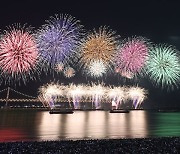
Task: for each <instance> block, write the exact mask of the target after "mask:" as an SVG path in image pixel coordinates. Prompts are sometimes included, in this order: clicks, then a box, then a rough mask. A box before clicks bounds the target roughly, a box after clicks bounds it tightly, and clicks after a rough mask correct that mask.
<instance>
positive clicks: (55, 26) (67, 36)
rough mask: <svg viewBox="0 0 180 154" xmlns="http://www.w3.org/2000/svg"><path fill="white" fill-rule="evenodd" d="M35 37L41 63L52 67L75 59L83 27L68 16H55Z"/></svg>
mask: <svg viewBox="0 0 180 154" xmlns="http://www.w3.org/2000/svg"><path fill="white" fill-rule="evenodd" d="M36 36H37V44H38V49H39V53H40V56H41V58H42V61H43V63H44V64H46V65H48V66H49V67H54V66H55V65H57V64H58V63H66V62H67V61H69V60H70V58H71V57H72V56H73V58H74V57H75V55H76V53H77V48H78V46H79V43H80V39H81V37H82V36H83V26H82V25H80V21H79V20H76V19H75V18H74V17H72V16H70V15H67V14H65V15H63V14H62V15H59V16H58V15H56V16H55V17H51V18H50V20H47V24H45V25H43V26H42V28H41V29H40V30H38V32H37V34H36Z"/></svg>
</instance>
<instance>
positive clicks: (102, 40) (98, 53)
mask: <svg viewBox="0 0 180 154" xmlns="http://www.w3.org/2000/svg"><path fill="white" fill-rule="evenodd" d="M118 37H119V36H116V35H115V32H114V31H112V30H109V29H107V28H106V27H100V28H99V31H98V32H97V31H95V30H94V32H92V33H90V34H89V35H88V36H87V37H86V38H85V39H84V41H83V42H82V45H81V52H80V58H81V60H80V63H81V64H82V65H83V66H84V67H85V69H86V68H88V67H89V64H91V63H92V61H96V62H97V61H102V63H103V64H105V65H106V66H109V67H110V66H111V65H112V63H113V57H114V54H115V51H116V49H117V38H118Z"/></svg>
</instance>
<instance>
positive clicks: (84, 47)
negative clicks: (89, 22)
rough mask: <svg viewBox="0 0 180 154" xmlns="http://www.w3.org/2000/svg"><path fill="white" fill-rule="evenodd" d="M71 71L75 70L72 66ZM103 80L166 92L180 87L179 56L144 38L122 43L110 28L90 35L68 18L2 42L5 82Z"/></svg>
mask: <svg viewBox="0 0 180 154" xmlns="http://www.w3.org/2000/svg"><path fill="white" fill-rule="evenodd" d="M70 66H71V67H70ZM76 69H80V70H81V72H82V74H84V75H87V76H91V77H95V78H100V77H103V76H105V75H107V74H108V73H111V74H113V73H114V74H119V75H120V76H122V77H125V78H129V79H133V78H135V77H137V76H139V75H141V76H143V77H148V78H150V79H151V81H152V82H153V83H154V84H155V85H156V86H160V87H161V88H165V87H167V88H170V89H173V88H174V87H178V83H179V80H180V59H179V51H177V49H176V48H175V47H172V46H170V45H165V44H157V45H156V44H153V43H151V42H150V41H149V40H148V39H146V38H143V37H131V38H127V39H121V37H120V36H119V35H117V34H116V32H114V31H113V30H111V29H110V28H108V27H106V26H104V27H103V26H102V27H100V28H99V29H98V30H93V31H90V32H86V31H85V29H84V27H83V26H82V25H81V23H80V21H79V20H76V19H75V18H74V17H72V16H70V15H66V14H61V15H56V16H55V17H50V19H49V20H47V21H46V23H45V24H44V25H43V26H41V27H40V28H39V29H37V30H34V31H32V29H31V28H29V27H28V28H27V27H26V26H20V25H14V26H11V27H10V28H8V29H7V30H5V31H4V32H3V33H2V35H1V38H0V73H1V74H0V75H1V77H2V81H3V82H5V83H7V84H11V83H13V82H14V81H16V82H23V83H26V82H27V81H28V80H35V79H36V78H37V77H38V76H39V75H40V74H41V72H42V71H45V72H46V73H47V72H49V73H51V72H53V71H57V72H61V71H62V72H64V75H65V77H68V78H70V77H73V76H74V75H75V73H76Z"/></svg>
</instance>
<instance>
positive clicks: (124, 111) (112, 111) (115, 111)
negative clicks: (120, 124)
mask: <svg viewBox="0 0 180 154" xmlns="http://www.w3.org/2000/svg"><path fill="white" fill-rule="evenodd" d="M109 113H129V110H118V109H116V110H115V109H113V110H110V111H109Z"/></svg>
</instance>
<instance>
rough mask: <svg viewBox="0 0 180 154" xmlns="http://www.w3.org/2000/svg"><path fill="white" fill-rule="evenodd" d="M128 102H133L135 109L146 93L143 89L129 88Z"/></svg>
mask: <svg viewBox="0 0 180 154" xmlns="http://www.w3.org/2000/svg"><path fill="white" fill-rule="evenodd" d="M127 93H128V97H129V99H130V100H133V106H134V108H135V109H137V108H138V106H140V105H141V103H142V102H143V100H144V99H145V98H146V95H147V92H146V91H145V89H144V88H140V87H130V88H129V89H128V91H127Z"/></svg>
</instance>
